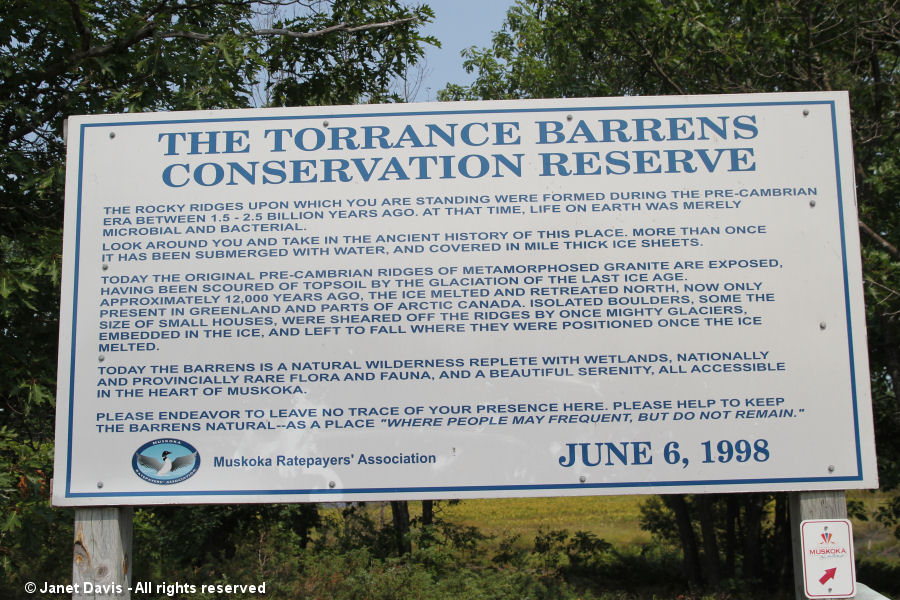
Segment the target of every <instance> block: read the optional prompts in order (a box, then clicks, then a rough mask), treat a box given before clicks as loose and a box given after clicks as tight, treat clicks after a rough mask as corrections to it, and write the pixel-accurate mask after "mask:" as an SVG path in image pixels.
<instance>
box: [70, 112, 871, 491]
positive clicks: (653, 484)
mask: <svg viewBox="0 0 900 600" xmlns="http://www.w3.org/2000/svg"><path fill="white" fill-rule="evenodd" d="M801 105H802V106H810V105H824V106H828V107H830V109H831V128H832V139H833V141H834V169H835V184H836V186H837V201H838V218H839V222H840V232H841V258H842V262H841V265H842V267H843V280H844V306H845V312H846V316H847V343H848V348H849V360H850V387H851V391H852V407H853V431H854V436H855V442H856V475H853V476H834V477H780V478H761V479H759V478H758V479H707V480H685V481H633V482H620V483H576V484H518V485H474V486H430V487H385V488H340V489H338V488H328V489H305V490H301V489H295V490H291V489H288V490H281V489H270V490H266V489H262V490H183V491H147V492H100V493H87V492H83V493H82V492H72V489H71V485H72V442H73V436H74V432H73V414H74V412H75V410H74V409H75V372H76V355H75V347H76V336H77V323H78V273H79V267H80V259H81V256H80V251H81V208H82V200H83V197H82V196H83V195H82V188H83V186H82V182H83V178H84V138H85V132H86V131H87V129H89V128H98V127H128V126H134V125H168V124H175V123H178V124H185V123H232V122H247V121H303V120H310V119H323V118H325V119H342V118H360V117H367V118H368V117H403V116H422V115H472V114H510V113H518V114H522V113H549V112H561V111H566V112H585V111H609V110H642V109H643V110H664V109H684V108H736V107H742V106H755V107H758V106H801ZM78 149H79V156H78V185H77V189H78V198H77V210H76V230H75V265H74V279H75V281H74V283H73V292H72V294H73V295H72V348H71V358H70V363H69V368H70V373H69V398H68V405H69V419H68V424H67V425H68V440H67V448H66V452H67V456H66V491H65V497H66V498H117V497H119V498H121V497H142V496H148V497H160V496H163V497H165V496H196V497H205V496H210V497H212V496H301V495H329V496H330V495H341V494H387V493H432V492H434V493H446V492H487V491H499V490H505V491H529V490H534V491H537V490H545V491H553V490H571V489H623V488H633V489H641V488H666V487H678V486H683V487H691V486H715V485H754V484H785V483H819V482H841V481H862V480H863V466H862V449H861V447H860V432H859V407H858V397H857V382H856V370H855V365H856V357H855V355H854V352H853V325H852V322H851V315H850V283H849V274H848V272H847V241H846V233H845V230H844V226H845V223H844V196H843V190H842V180H841V164H840V154H839V151H838V134H837V113H836V109H835V102H834V100H808V101H782V102H776V101H773V102H714V103H697V104H648V105H636V106H580V107H569V106H561V107H555V108H509V109H487V110H475V109H472V110H430V111H400V112H378V113H358V112H352V113H336V114H315V115H272V116H266V117H248V118H242V117H219V118H216V117H209V118H198V119H160V120H136V121H131V122H124V123H123V122H118V121H116V122H98V123H82V124H81V128H80V129H79V145H78Z"/></svg>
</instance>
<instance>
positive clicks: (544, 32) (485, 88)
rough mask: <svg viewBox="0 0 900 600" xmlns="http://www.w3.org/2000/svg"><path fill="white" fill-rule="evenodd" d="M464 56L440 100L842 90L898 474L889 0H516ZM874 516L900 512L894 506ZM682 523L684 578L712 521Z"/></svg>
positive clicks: (678, 510)
mask: <svg viewBox="0 0 900 600" xmlns="http://www.w3.org/2000/svg"><path fill="white" fill-rule="evenodd" d="M464 57H465V66H466V69H467V70H469V71H470V72H475V73H476V75H477V76H476V79H475V81H474V83H472V84H471V85H469V86H459V85H451V86H448V87H447V88H445V89H444V90H442V91H441V93H440V94H439V98H441V99H443V100H453V99H499V98H549V97H583V96H620V95H663V94H701V93H704V94H706V93H750V92H772V91H815V90H848V91H849V93H850V101H851V106H852V110H853V114H852V123H853V139H854V146H855V159H856V182H857V186H858V189H857V196H858V204H859V214H860V232H861V236H862V241H863V266H864V276H865V293H866V303H867V319H868V332H869V337H868V342H869V354H870V363H871V381H872V388H873V403H874V408H875V422H876V439H877V444H878V450H879V469H880V475H881V481H882V484H883V485H884V486H886V487H893V486H896V485H897V484H898V483H900V464H898V460H900V441H898V438H897V436H896V434H895V432H896V431H897V428H898V425H900V417H898V415H900V386H898V385H897V382H898V381H900V344H898V334H900V318H898V317H900V252H898V246H900V210H898V209H900V203H898V198H900V156H898V154H897V148H898V147H900V120H898V119H897V114H898V110H900V6H898V5H897V3H896V2H891V1H889V0H779V1H777V2H771V1H767V0H725V1H722V0H618V1H615V2H612V1H609V0H519V1H518V2H517V3H516V4H515V5H514V6H513V7H512V8H510V10H509V12H508V14H507V19H506V22H505V23H504V26H503V28H502V30H501V31H499V32H497V33H496V34H495V35H494V37H493V44H492V46H491V47H490V48H482V49H477V48H470V49H469V50H466V51H465V52H464ZM706 502H709V500H707V501H706ZM717 502H718V501H717ZM700 504H702V502H699V501H698V502H694V501H692V500H690V499H684V498H681V499H678V498H669V499H667V501H666V506H668V507H669V509H670V510H671V511H672V514H673V515H676V516H677V515H681V517H680V518H682V519H683V518H688V517H687V515H689V514H690V512H689V510H688V508H689V507H691V506H696V505H700ZM753 506H755V504H753V503H751V504H748V505H747V506H746V507H744V509H742V510H749V509H750V508H753ZM754 510H755V509H754ZM699 512H701V513H702V512H703V511H702V510H701V511H699ZM776 512H777V511H776ZM707 514H708V513H707ZM751 516H753V517H754V518H755V516H756V515H755V512H754V513H752V514H751ZM777 518H778V515H776V519H777ZM884 518H886V519H889V520H890V519H892V518H893V519H898V518H900V502H897V503H896V504H895V506H894V507H893V510H891V511H886V512H885V513H884ZM681 525H682V527H681V536H682V537H681V539H682V542H683V546H684V548H685V554H686V561H688V563H689V564H686V566H687V571H688V573H689V574H690V573H694V574H695V577H694V579H696V572H697V571H696V568H695V567H696V565H697V564H698V562H697V561H699V560H700V558H699V556H700V554H699V553H698V549H700V547H701V545H702V549H703V550H705V551H706V552H707V553H710V552H713V551H714V549H715V545H713V542H714V540H713V533H714V524H712V523H710V522H702V523H700V527H699V530H700V533H701V537H703V538H706V539H704V540H703V543H702V544H698V542H697V540H696V539H692V535H693V531H694V529H693V526H689V525H690V523H687V522H682V523H681ZM898 532H900V529H898ZM746 558H747V556H745V559H746ZM745 567H746V565H745ZM750 571H751V572H755V568H751V569H750ZM716 572H717V571H713V572H712V573H713V576H715V573H716Z"/></svg>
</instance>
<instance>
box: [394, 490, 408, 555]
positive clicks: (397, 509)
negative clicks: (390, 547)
mask: <svg viewBox="0 0 900 600" xmlns="http://www.w3.org/2000/svg"><path fill="white" fill-rule="evenodd" d="M391 515H392V516H393V517H394V535H395V536H396V540H397V553H398V554H399V555H400V556H404V555H406V554H409V553H411V552H412V540H411V539H410V538H409V504H408V503H407V502H406V500H392V501H391Z"/></svg>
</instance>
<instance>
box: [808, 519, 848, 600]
mask: <svg viewBox="0 0 900 600" xmlns="http://www.w3.org/2000/svg"><path fill="white" fill-rule="evenodd" d="M800 537H801V545H802V547H803V582H804V593H805V594H806V597H807V598H852V597H853V596H855V595H856V569H855V565H854V562H853V525H852V524H851V523H850V521H849V520H847V519H831V520H809V521H803V522H802V523H800Z"/></svg>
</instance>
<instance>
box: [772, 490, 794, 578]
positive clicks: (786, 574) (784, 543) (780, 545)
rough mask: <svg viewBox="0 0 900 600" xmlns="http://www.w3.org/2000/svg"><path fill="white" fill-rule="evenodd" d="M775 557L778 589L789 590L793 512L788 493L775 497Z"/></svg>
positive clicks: (791, 574)
mask: <svg viewBox="0 0 900 600" xmlns="http://www.w3.org/2000/svg"><path fill="white" fill-rule="evenodd" d="M774 537H775V548H776V551H775V556H774V557H773V559H772V563H773V566H774V571H775V573H776V575H777V580H776V581H777V583H776V586H777V587H778V589H789V588H790V587H791V580H792V577H793V564H792V555H791V552H792V549H791V511H790V502H789V501H788V495H787V493H786V492H779V493H777V494H776V495H775V536H774Z"/></svg>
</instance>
